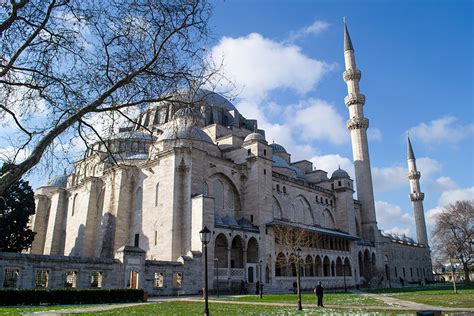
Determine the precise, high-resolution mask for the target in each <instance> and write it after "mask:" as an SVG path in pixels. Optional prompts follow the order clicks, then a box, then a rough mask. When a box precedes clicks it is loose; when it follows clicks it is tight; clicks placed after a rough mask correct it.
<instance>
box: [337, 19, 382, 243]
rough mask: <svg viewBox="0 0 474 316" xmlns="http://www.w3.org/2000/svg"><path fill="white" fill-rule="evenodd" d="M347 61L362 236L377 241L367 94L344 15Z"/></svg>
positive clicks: (350, 117)
mask: <svg viewBox="0 0 474 316" xmlns="http://www.w3.org/2000/svg"><path fill="white" fill-rule="evenodd" d="M344 62H345V66H346V71H344V73H343V79H344V81H345V82H346V84H347V92H348V94H347V96H346V97H345V98H344V102H345V104H346V106H347V108H348V109H349V120H348V121H347V123H346V126H347V129H348V130H349V131H350V133H351V139H352V153H353V156H354V170H355V178H356V184H357V198H358V200H359V201H360V202H361V205H362V206H361V222H362V235H363V237H364V238H365V239H367V240H369V241H371V242H376V240H377V239H378V238H377V236H378V234H377V233H378V228H377V219H376V216H375V202H374V189H373V184H372V173H371V169H370V158H369V145H368V142H367V128H368V127H369V120H368V119H367V118H366V117H364V110H363V107H364V104H365V96H364V95H363V94H361V93H360V90H359V81H360V78H361V73H360V70H359V69H357V66H356V62H355V55H354V48H353V46H352V41H351V38H350V36H349V31H348V30H347V24H346V19H345V18H344Z"/></svg>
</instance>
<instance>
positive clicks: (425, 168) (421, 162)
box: [416, 157, 443, 179]
mask: <svg viewBox="0 0 474 316" xmlns="http://www.w3.org/2000/svg"><path fill="white" fill-rule="evenodd" d="M416 167H417V168H418V171H420V172H421V178H422V179H423V178H424V179H428V178H430V177H431V176H432V175H433V174H434V173H436V172H438V171H440V170H441V168H442V167H443V166H442V165H441V163H440V162H439V161H437V160H435V159H433V158H429V157H421V158H418V159H416Z"/></svg>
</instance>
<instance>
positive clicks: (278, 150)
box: [270, 143, 287, 154]
mask: <svg viewBox="0 0 474 316" xmlns="http://www.w3.org/2000/svg"><path fill="white" fill-rule="evenodd" d="M270 147H272V149H273V153H285V154H286V153H287V152H286V149H285V148H284V147H283V146H282V145H279V144H276V143H273V144H271V145H270Z"/></svg>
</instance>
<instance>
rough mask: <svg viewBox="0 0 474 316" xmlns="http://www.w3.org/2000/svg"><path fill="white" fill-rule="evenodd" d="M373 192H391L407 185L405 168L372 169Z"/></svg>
mask: <svg viewBox="0 0 474 316" xmlns="http://www.w3.org/2000/svg"><path fill="white" fill-rule="evenodd" d="M372 177H373V182H374V190H375V191H377V192H385V191H391V190H395V189H399V188H402V187H403V186H405V185H408V180H407V168H406V167H402V166H392V167H385V168H378V167H373V168H372Z"/></svg>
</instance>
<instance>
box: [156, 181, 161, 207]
mask: <svg viewBox="0 0 474 316" xmlns="http://www.w3.org/2000/svg"><path fill="white" fill-rule="evenodd" d="M159 190H160V183H157V184H156V188H155V206H158V193H159Z"/></svg>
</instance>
